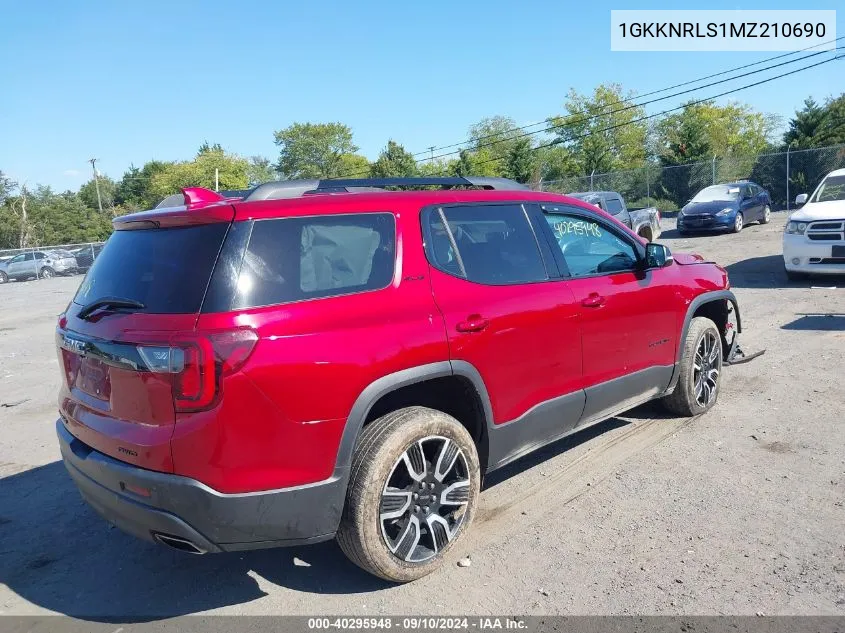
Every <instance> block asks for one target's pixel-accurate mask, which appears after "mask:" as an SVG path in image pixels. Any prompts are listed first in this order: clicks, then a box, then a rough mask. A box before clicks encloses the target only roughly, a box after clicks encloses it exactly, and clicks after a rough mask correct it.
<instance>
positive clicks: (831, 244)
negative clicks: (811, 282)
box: [783, 169, 845, 279]
mask: <svg viewBox="0 0 845 633" xmlns="http://www.w3.org/2000/svg"><path fill="white" fill-rule="evenodd" d="M795 204H797V205H804V206H803V207H801V208H800V209H799V210H798V211H796V212H795V213H793V214H792V215H790V216H789V219H788V221H787V223H786V229H785V230H784V233H783V265H784V268H785V269H786V275H787V277H789V278H790V279H799V278H801V277H803V276H804V275H808V274H817V275H845V169H837V170H836V171H832V172H830V173H829V174H828V175H827V176H825V178H824V179H823V180H822V181H821V183H820V184H819V186H818V187H816V190H815V191H814V192H813V195H812V196H810V197H809V199H808V198H807V194H806V193H802V194H801V195H799V196H798V197H796V198H795Z"/></svg>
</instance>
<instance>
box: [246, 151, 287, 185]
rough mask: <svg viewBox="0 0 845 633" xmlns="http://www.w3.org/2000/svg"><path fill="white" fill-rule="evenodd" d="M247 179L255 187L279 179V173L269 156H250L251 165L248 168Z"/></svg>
mask: <svg viewBox="0 0 845 633" xmlns="http://www.w3.org/2000/svg"><path fill="white" fill-rule="evenodd" d="M247 180H248V181H249V186H250V187H254V186H255V185H260V184H261V183H263V182H271V181H273V180H279V174H278V172H277V171H276V166H275V165H273V163H271V162H270V159H269V158H264V157H263V156H250V157H249V167H248V169H247Z"/></svg>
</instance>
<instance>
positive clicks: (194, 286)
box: [56, 206, 234, 472]
mask: <svg viewBox="0 0 845 633" xmlns="http://www.w3.org/2000/svg"><path fill="white" fill-rule="evenodd" d="M130 217H138V216H130ZM233 217H234V210H233V209H232V208H231V207H230V206H227V207H223V208H221V207H218V208H217V209H215V210H214V213H203V212H199V211H198V212H196V213H190V212H182V213H178V212H177V213H158V214H145V219H143V220H141V221H136V222H132V221H118V222H116V228H117V229H118V230H116V231H115V232H114V233H113V234H112V236H111V237H110V238H109V240H108V242H107V243H106V245H105V247H104V248H103V251H102V253H100V254H99V256H98V257H97V259H96V260H95V261H94V263H93V266H92V267H91V269H90V271H89V272H88V275H87V276H86V277H85V280H84V281H83V282H82V284H81V286H80V288H79V291H78V292H77V294H76V296H75V297H74V299H73V301H72V302H71V303H70V305H69V306H68V308H67V310H66V312H65V313H64V314H63V315H62V316H61V317H60V319H59V324H58V327H57V330H56V339H57V340H56V343H57V347H58V356H59V364H60V367H61V370H62V375H63V381H62V382H63V384H62V387H61V390H60V393H59V411H60V414H61V416H62V418H63V419H64V422H65V425H66V426H67V428H68V430H69V431H70V432H71V433H72V434H73V435H75V436H76V437H78V438H79V439H80V440H82V441H83V442H84V443H86V444H88V445H89V446H91V447H92V448H94V449H96V450H98V451H100V452H102V453H105V454H107V455H110V456H112V457H114V458H116V459H120V460H122V461H125V462H129V463H133V464H136V465H139V466H142V467H144V468H149V469H152V470H158V471H163V472H171V471H172V470H173V462H172V457H171V452H170V438H171V436H172V434H173V429H174V425H175V421H176V416H177V412H178V411H180V410H190V404H191V402H192V401H196V399H197V398H203V397H204V396H205V395H206V394H207V390H208V381H207V378H208V377H207V376H204V375H203V374H202V373H201V371H200V369H201V368H198V367H197V359H198V358H201V357H202V351H203V350H202V349H200V347H201V346H200V344H199V343H198V342H197V341H195V340H194V339H193V338H192V334H193V332H194V330H195V326H196V321H197V316H198V314H199V312H200V308H201V307H202V303H203V298H204V296H205V293H206V289H207V287H208V284H209V280H210V278H211V275H212V271H213V270H214V266H215V262H216V261H217V257H218V254H219V253H220V249H221V247H222V245H223V242H224V240H225V238H226V234H227V231H228V229H229V227H230V225H231V220H232V219H233Z"/></svg>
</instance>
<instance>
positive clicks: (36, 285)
mask: <svg viewBox="0 0 845 633" xmlns="http://www.w3.org/2000/svg"><path fill="white" fill-rule="evenodd" d="M784 221H785V220H784V216H783V214H776V217H775V218H773V221H772V223H771V224H769V225H767V226H758V225H751V226H748V227H747V228H746V229H745V230H744V231H743V232H742V233H741V234H739V235H717V236H705V237H694V238H680V237H679V236H678V235H677V233H676V232H675V231H674V230H672V228H671V227H673V226H674V220H672V219H667V220H665V224H666V226H665V229H664V230H665V233H664V236H663V238H662V239H661V241H662V242H663V243H665V244H667V245H668V246H669V247H670V248H671V249H673V250H677V251H697V252H700V253H702V254H704V255H706V256H708V257H711V258H713V259H714V260H715V261H717V262H719V263H720V264H722V265H724V266H726V267H727V268H728V270H729V272H730V276H731V281H732V284H733V286H734V290H735V293H736V295H737V297H738V299H739V301H740V306H741V309H742V317H743V319H742V320H743V325H744V329H745V332H744V334H743V336H742V338H741V341H742V345H743V347H744V349H745V350H746V351H747V352H752V351H756V350H759V349H763V348H765V349H766V350H767V351H766V354H765V355H764V356H762V357H760V358H757V359H756V360H754V361H752V362H750V363H747V364H744V365H737V366H732V367H728V368H726V369H725V372H724V377H723V380H724V383H723V390H722V393H721V396H720V400H719V402H718V404H717V406H716V407H715V408H714V409H713V410H712V411H711V412H710V413H708V414H707V415H705V416H703V417H701V418H699V419H696V420H694V421H692V422H688V421H685V420H681V419H672V418H666V417H664V416H663V415H662V414H661V412H660V410H659V408H657V407H655V406H645V407H640V408H638V409H635V410H633V411H631V412H629V413H628V415H626V416H624V417H621V418H617V419H614V420H611V421H609V422H606V423H604V424H602V425H599V426H597V427H593V428H592V429H588V430H586V431H584V432H582V433H581V434H579V435H576V436H572V437H570V438H567V439H565V440H562V441H561V442H558V443H556V444H553V445H551V446H549V447H546V448H545V449H543V450H542V451H540V452H539V453H537V454H534V455H531V456H529V457H527V458H525V459H522V460H520V461H519V462H517V463H515V464H512V465H510V466H509V467H507V468H506V469H504V470H503V471H499V472H496V473H495V474H493V475H492V476H491V477H490V478H488V481H487V482H486V487H485V490H484V492H483V493H482V498H481V511H480V514H479V517H478V520H477V521H476V522H475V524H474V525H473V526H472V530H471V534H470V535H469V538H468V540H467V542H465V543H464V544H463V547H461V548H460V551H458V552H455V553H454V555H453V556H452V557H451V558H450V559H449V560H448V561H447V564H446V565H445V566H444V568H443V569H442V570H441V571H440V572H438V573H435V574H433V575H431V576H429V577H427V578H424V579H422V580H420V581H417V582H414V583H411V584H408V585H404V586H392V585H389V584H387V583H384V582H381V581H379V580H376V579H374V578H373V577H371V576H368V575H367V574H365V573H364V572H362V571H360V570H358V568H356V567H355V566H353V565H352V564H351V563H348V562H347V561H346V560H345V558H344V557H343V555H342V554H341V552H340V550H339V548H338V547H337V546H336V545H335V544H334V543H333V542H329V543H324V544H320V545H315V546H310V547H301V548H295V549H280V550H268V551H257V552H248V553H236V554H219V555H211V556H202V557H192V556H189V555H183V554H179V553H176V552H172V551H169V550H167V549H164V548H163V547H158V546H155V545H152V544H148V543H145V542H141V541H137V540H135V539H133V538H131V537H129V536H125V535H124V534H122V533H121V532H120V531H119V530H116V529H111V528H110V527H109V526H108V525H107V524H106V523H105V522H104V521H103V520H101V519H100V518H99V517H97V516H96V515H95V514H94V512H93V511H92V510H90V509H89V508H88V507H87V506H86V505H85V504H84V503H83V502H82V500H81V498H80V497H79V495H78V493H77V492H76V490H75V489H74V487H73V485H72V484H71V481H70V479H69V477H68V475H67V473H66V472H65V470H64V467H63V466H62V464H61V462H60V461H58V460H59V451H58V448H57V445H56V440H55V437H54V428H53V424H54V420H55V418H56V411H55V410H56V402H55V400H56V391H57V387H58V382H59V372H58V363H57V360H56V354H55V350H54V342H53V327H54V323H55V317H56V315H57V314H58V313H59V312H61V310H62V309H63V308H64V307H65V305H66V304H67V303H68V301H69V300H70V298H71V296H72V293H73V292H74V290H75V288H76V286H77V285H78V283H79V281H80V280H81V277H74V278H59V279H52V280H45V281H32V282H26V283H11V284H7V285H5V286H0V437H2V442H0V477H2V479H0V613H2V614H33V613H45V612H54V613H63V614H74V615H78V616H82V617H87V618H92V619H102V620H106V621H111V620H117V621H120V620H121V619H122V618H126V617H128V616H132V617H137V618H142V619H158V618H162V617H165V616H172V615H182V614H194V613H226V614H341V615H352V614H357V615H376V614H381V613H387V614H439V615H454V614H491V613H494V614H503V613H505V614H507V613H512V614H750V615H753V614H757V613H764V614H766V615H774V614H838V615H842V614H845V529H843V528H845V506H844V505H843V503H844V502H845V427H843V423H845V416H843V408H845V407H843V405H845V386H843V385H845V381H844V380H843V376H845V292H843V290H842V287H843V286H845V281H843V280H842V279H833V280H831V279H818V280H815V281H812V282H806V283H790V282H787V281H786V278H785V276H784V274H783V272H782V264H781V258H780V252H781V251H780V244H781V232H782V230H783V224H784ZM833 286H839V288H835V287H833ZM467 555H468V556H469V557H470V559H471V561H472V564H471V566H470V567H465V568H464V567H458V566H457V565H456V561H457V560H458V559H459V558H461V557H462V556H467Z"/></svg>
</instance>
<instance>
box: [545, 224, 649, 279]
mask: <svg viewBox="0 0 845 633" xmlns="http://www.w3.org/2000/svg"><path fill="white" fill-rule="evenodd" d="M544 214H545V216H546V221H547V222H548V223H549V227H550V228H551V229H552V234H553V236H554V241H555V243H556V244H557V247H558V248H559V249H560V252H561V255H562V256H563V260H564V261H565V262H566V266H567V268H568V269H569V274H570V275H571V276H572V277H585V276H588V275H602V274H610V273H618V272H625V271H631V270H634V268H636V265H637V252H636V250H635V249H634V246H633V245H632V244H631V243H630V242H628V241H627V240H625V239H623V238H622V237H621V236H619V235H618V234H617V233H615V232H614V231H612V230H610V229H609V228H608V227H607V226H606V225H604V224H603V223H601V222H597V221H595V220H593V219H591V218H590V217H588V216H580V215H569V214H566V213H549V212H546V211H544Z"/></svg>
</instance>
